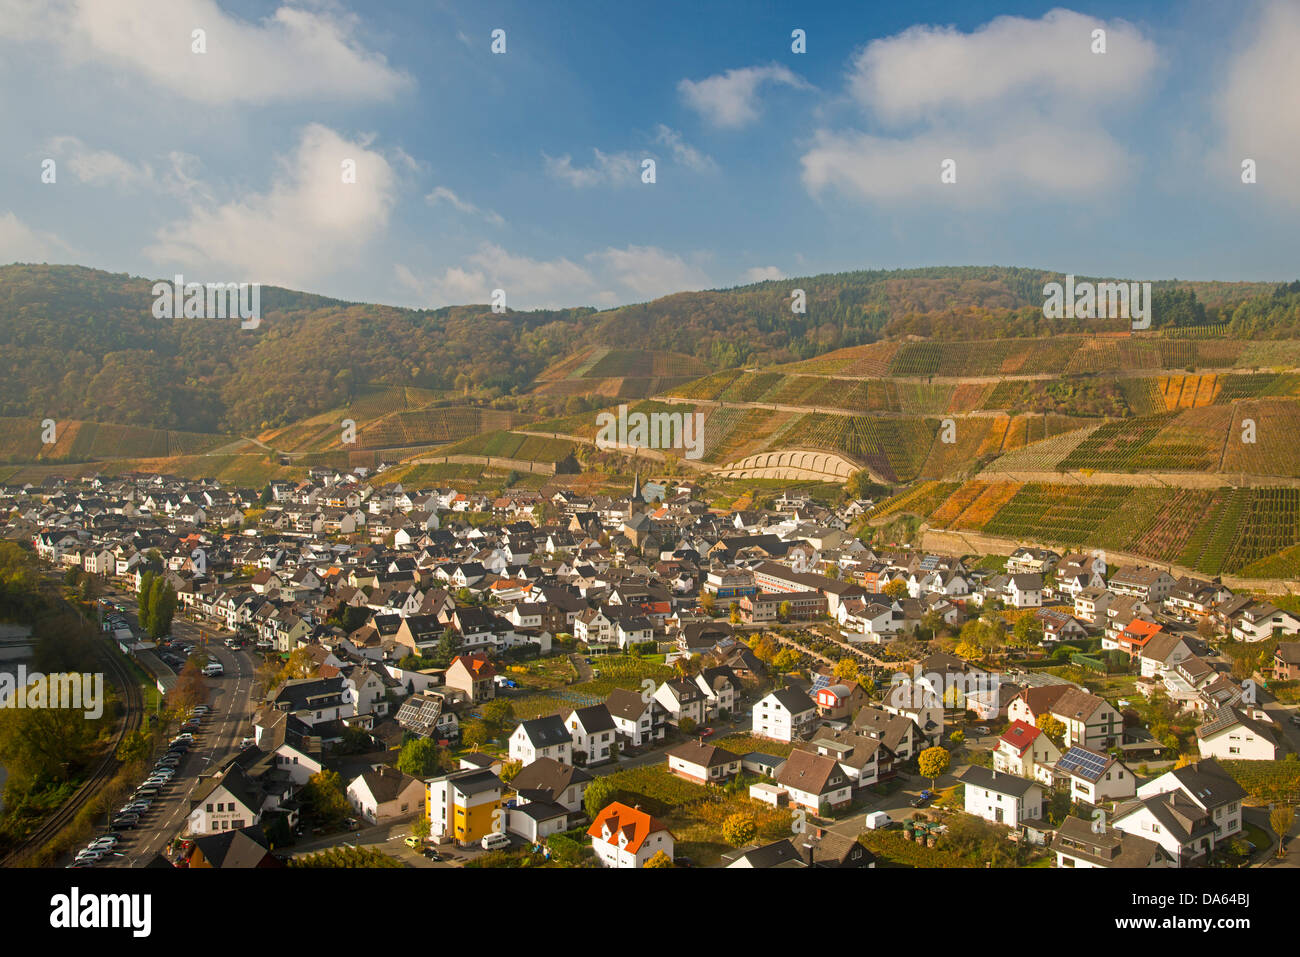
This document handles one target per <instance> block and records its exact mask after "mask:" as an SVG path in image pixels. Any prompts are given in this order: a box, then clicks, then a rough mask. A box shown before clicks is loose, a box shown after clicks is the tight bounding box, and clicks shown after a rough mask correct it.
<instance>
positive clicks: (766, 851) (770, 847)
mask: <svg viewBox="0 0 1300 957" xmlns="http://www.w3.org/2000/svg"><path fill="white" fill-rule="evenodd" d="M734 860H736V861H746V862H747V863H748V864H749V866H750V867H805V866H807V865H806V864H805V863H804V859H803V857H802V856H800V854H799V852H798V851H797V850H795V846H794V845H793V844H791V843H790V839H789V838H783V839H782V840H779V841H774V842H772V843H771V844H764V845H763V846H762V847H754V848H749V849H742V850H741V851H740V852H739V853H737V854H736V855H735V857H734Z"/></svg>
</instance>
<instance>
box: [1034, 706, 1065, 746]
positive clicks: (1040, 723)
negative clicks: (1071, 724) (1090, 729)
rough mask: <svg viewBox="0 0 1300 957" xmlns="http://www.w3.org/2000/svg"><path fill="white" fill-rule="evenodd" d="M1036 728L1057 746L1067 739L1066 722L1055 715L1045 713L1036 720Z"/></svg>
mask: <svg viewBox="0 0 1300 957" xmlns="http://www.w3.org/2000/svg"><path fill="white" fill-rule="evenodd" d="M1034 727H1036V728H1038V730H1039V731H1041V732H1043V734H1045V735H1047V736H1048V737H1049V738H1051V739H1052V740H1053V741H1054V742H1056V743H1057V744H1060V743H1061V742H1062V741H1063V740H1064V739H1065V731H1066V728H1065V722H1064V721H1062V720H1061V719H1060V718H1057V717H1055V716H1054V715H1051V714H1048V713H1047V712H1044V713H1043V714H1040V715H1039V716H1038V717H1037V718H1035V719H1034Z"/></svg>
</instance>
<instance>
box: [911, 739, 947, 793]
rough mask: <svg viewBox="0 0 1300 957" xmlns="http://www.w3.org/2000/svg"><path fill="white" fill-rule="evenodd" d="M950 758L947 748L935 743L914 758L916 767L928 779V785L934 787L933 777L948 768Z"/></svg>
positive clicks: (936, 776)
mask: <svg viewBox="0 0 1300 957" xmlns="http://www.w3.org/2000/svg"><path fill="white" fill-rule="evenodd" d="M950 760H952V756H951V755H950V754H949V753H948V749H947V748H941V747H939V746H938V745H935V746H934V747H933V748H926V749H925V750H924V751H922V752H921V754H920V755H919V756H918V757H917V759H916V767H917V770H919V771H920V772H921V774H922V776H924V777H927V778H929V779H930V787H934V782H935V779H936V778H938V777H939V776H940V775H942V774H943V772H945V771H947V770H948V762H949V761H950Z"/></svg>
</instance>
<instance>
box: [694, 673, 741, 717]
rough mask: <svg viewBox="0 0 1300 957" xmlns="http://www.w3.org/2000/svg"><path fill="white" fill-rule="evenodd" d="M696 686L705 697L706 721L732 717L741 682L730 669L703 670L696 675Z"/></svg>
mask: <svg viewBox="0 0 1300 957" xmlns="http://www.w3.org/2000/svg"><path fill="white" fill-rule="evenodd" d="M695 684H696V687H698V688H699V689H700V693H701V694H703V695H704V717H705V720H712V719H714V718H718V717H721V716H724V715H726V716H730V715H731V713H732V711H734V710H735V707H736V697H737V695H738V694H739V693H740V680H739V679H738V678H737V677H736V675H735V673H734V672H733V671H732V670H731V669H730V668H728V667H725V666H723V667H719V668H701V669H700V670H699V671H698V672H696V674H695Z"/></svg>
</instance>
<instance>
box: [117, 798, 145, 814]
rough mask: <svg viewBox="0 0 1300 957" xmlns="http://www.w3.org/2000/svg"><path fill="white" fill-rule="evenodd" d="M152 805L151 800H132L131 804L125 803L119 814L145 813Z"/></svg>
mask: <svg viewBox="0 0 1300 957" xmlns="http://www.w3.org/2000/svg"><path fill="white" fill-rule="evenodd" d="M151 806H152V802H151V801H132V802H131V803H130V804H124V805H123V806H122V809H121V811H119V812H118V813H119V814H143V813H145V812H146V811H148V810H149V808H150V807H151Z"/></svg>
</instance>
